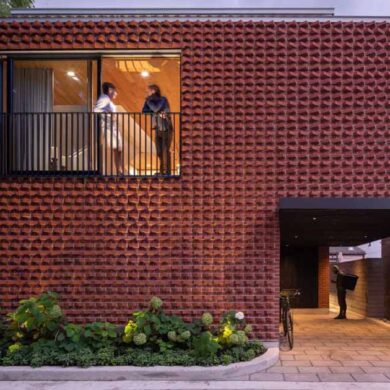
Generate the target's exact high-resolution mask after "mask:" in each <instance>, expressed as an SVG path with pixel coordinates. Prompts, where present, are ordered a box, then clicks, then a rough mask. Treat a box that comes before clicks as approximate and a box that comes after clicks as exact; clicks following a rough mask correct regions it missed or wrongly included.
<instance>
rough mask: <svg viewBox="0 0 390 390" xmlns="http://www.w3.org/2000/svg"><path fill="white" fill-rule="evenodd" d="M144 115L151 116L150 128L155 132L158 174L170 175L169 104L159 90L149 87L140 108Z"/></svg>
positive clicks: (170, 133) (170, 129)
mask: <svg viewBox="0 0 390 390" xmlns="http://www.w3.org/2000/svg"><path fill="white" fill-rule="evenodd" d="M142 112H143V113H144V114H152V115H153V116H152V128H153V129H154V130H155V131H156V138H155V140H156V150H157V156H158V158H159V159H160V173H161V174H162V175H170V174H171V151H170V147H171V142H172V123H171V119H170V116H169V112H170V109H169V103H168V99H167V98H166V97H165V96H161V92H160V88H159V87H158V86H157V85H155V84H152V85H149V87H148V92H147V98H146V100H145V104H144V106H143V108H142Z"/></svg>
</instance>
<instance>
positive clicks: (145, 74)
mask: <svg viewBox="0 0 390 390" xmlns="http://www.w3.org/2000/svg"><path fill="white" fill-rule="evenodd" d="M141 76H142V77H149V76H150V73H149V72H148V71H147V70H143V71H142V72H141Z"/></svg>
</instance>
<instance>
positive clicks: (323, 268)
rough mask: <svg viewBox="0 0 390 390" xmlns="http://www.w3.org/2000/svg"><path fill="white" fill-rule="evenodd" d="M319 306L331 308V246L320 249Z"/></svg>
mask: <svg viewBox="0 0 390 390" xmlns="http://www.w3.org/2000/svg"><path fill="white" fill-rule="evenodd" d="M318 307H319V308H323V309H325V308H326V309H327V308H329V248H328V247H321V248H319V249H318Z"/></svg>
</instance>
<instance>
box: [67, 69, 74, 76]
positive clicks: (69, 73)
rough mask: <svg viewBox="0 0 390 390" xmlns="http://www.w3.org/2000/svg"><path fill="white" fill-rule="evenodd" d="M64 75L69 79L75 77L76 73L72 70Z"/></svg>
mask: <svg viewBox="0 0 390 390" xmlns="http://www.w3.org/2000/svg"><path fill="white" fill-rule="evenodd" d="M66 74H67V75H68V76H69V77H74V76H76V73H75V72H73V70H69V71H68V72H67V73H66Z"/></svg>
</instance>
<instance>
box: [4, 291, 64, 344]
mask: <svg viewBox="0 0 390 390" xmlns="http://www.w3.org/2000/svg"><path fill="white" fill-rule="evenodd" d="M8 319H9V326H8V331H7V332H6V334H7V337H9V338H11V339H12V340H13V341H15V342H17V343H31V342H33V341H36V340H38V339H42V338H43V339H50V338H54V336H55V335H56V333H57V332H58V330H59V328H60V325H61V324H62V323H63V322H64V315H63V313H62V310H61V308H60V306H59V305H58V303H57V294H56V293H53V292H47V293H44V294H41V295H40V296H39V297H32V298H29V299H24V300H22V301H20V305H19V307H18V308H17V309H16V311H15V312H13V313H11V314H9V315H8Z"/></svg>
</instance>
